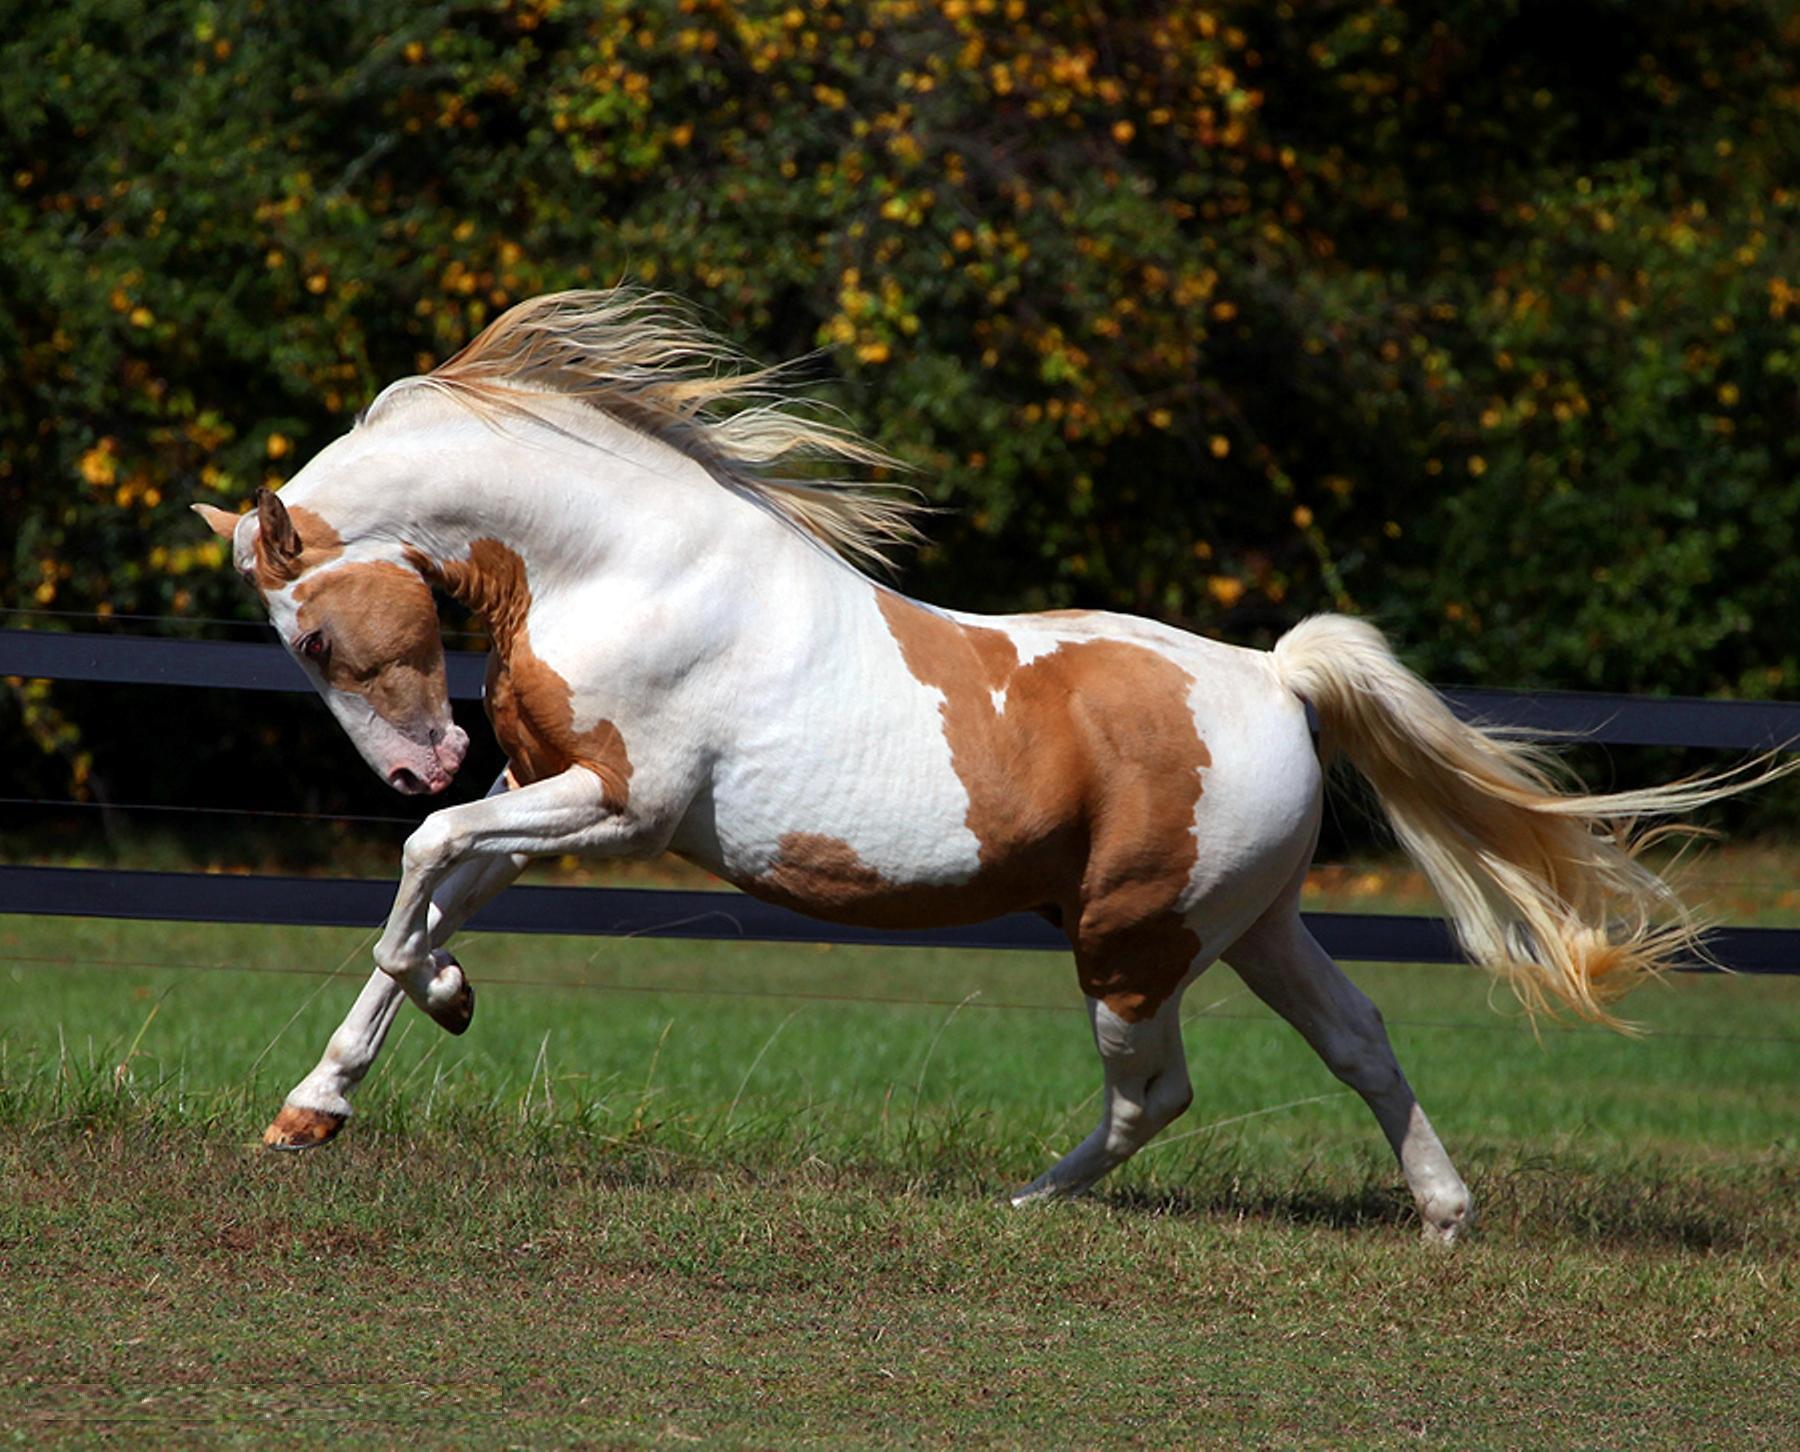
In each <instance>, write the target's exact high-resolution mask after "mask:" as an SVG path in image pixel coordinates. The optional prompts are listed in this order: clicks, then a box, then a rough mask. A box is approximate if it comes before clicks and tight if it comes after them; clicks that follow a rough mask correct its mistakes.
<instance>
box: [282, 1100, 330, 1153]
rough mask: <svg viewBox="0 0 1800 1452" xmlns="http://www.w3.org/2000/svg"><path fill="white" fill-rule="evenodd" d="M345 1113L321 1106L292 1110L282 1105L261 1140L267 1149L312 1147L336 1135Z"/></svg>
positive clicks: (291, 1106)
mask: <svg viewBox="0 0 1800 1452" xmlns="http://www.w3.org/2000/svg"><path fill="white" fill-rule="evenodd" d="M345 1118H346V1116H344V1115H342V1114H328V1113H326V1112H325V1111H324V1110H323V1109H296V1108H295V1107H294V1106H293V1105H292V1104H286V1105H283V1106H282V1109H281V1113H279V1114H277V1115H276V1116H275V1122H274V1123H273V1124H271V1125H270V1126H269V1127H268V1128H267V1129H265V1130H264V1131H263V1143H264V1144H265V1145H267V1146H268V1147H269V1148H270V1149H278V1150H303V1149H314V1148H316V1147H317V1146H319V1145H322V1144H324V1143H325V1141H326V1140H328V1139H333V1138H335V1137H336V1135H337V1132H338V1131H339V1130H340V1129H342V1128H343V1127H344V1120H345Z"/></svg>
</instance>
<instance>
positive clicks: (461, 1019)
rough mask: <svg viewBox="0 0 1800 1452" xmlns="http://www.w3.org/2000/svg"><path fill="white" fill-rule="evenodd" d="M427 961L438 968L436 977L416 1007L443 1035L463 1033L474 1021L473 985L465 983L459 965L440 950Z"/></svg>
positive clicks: (465, 980) (467, 981)
mask: <svg viewBox="0 0 1800 1452" xmlns="http://www.w3.org/2000/svg"><path fill="white" fill-rule="evenodd" d="M431 957H432V961H433V962H434V963H436V964H437V965H438V972H437V977H436V978H434V979H432V982H431V988H430V991H429V992H428V993H427V994H426V996H425V1002H424V1003H423V1004H421V1005H420V1007H422V1008H423V1009H424V1010H425V1012H426V1013H427V1014H429V1015H430V1017H431V1021H432V1022H433V1023H435V1024H437V1025H438V1027H439V1028H442V1029H444V1030H445V1031H446V1032H448V1033H453V1034H461V1033H467V1032H468V1028H469V1025H470V1024H471V1023H473V1022H474V1021H475V985H474V984H473V983H471V982H469V980H468V977H467V975H466V974H464V972H463V971H462V965H461V964H460V963H458V962H457V961H456V959H454V958H452V957H451V956H450V955H449V954H448V953H446V952H444V950H443V949H441V948H440V949H438V950H437V951H436V952H434V953H433V954H432V955H431Z"/></svg>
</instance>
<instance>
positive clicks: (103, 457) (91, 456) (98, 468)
mask: <svg viewBox="0 0 1800 1452" xmlns="http://www.w3.org/2000/svg"><path fill="white" fill-rule="evenodd" d="M76 467H77V468H78V469H80V470H81V477H82V478H83V479H85V480H87V482H88V483H90V484H110V483H112V481H113V479H114V478H115V477H116V476H117V474H118V463H117V461H116V460H115V459H114V458H113V453H112V440H111V439H102V440H100V442H99V443H97V444H95V445H94V447H93V448H91V449H89V450H88V451H87V452H86V453H85V454H83V455H82V456H81V462H80V463H79V464H78V465H76Z"/></svg>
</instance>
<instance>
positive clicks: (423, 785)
mask: <svg viewBox="0 0 1800 1452" xmlns="http://www.w3.org/2000/svg"><path fill="white" fill-rule="evenodd" d="M454 780H455V777H454V775H453V774H452V773H450V772H447V771H444V770H443V769H442V768H440V769H439V770H437V771H435V772H433V773H432V774H431V775H430V776H429V777H421V776H420V775H419V774H418V773H417V772H414V771H409V770H408V769H407V768H406V767H404V766H396V767H395V768H394V769H393V770H392V771H390V772H389V773H388V774H387V783H388V785H389V786H391V787H392V788H393V789H394V790H395V791H397V792H400V793H402V794H403V795H405V796H409V797H421V796H436V795H437V794H438V793H439V792H441V791H442V790H443V789H444V788H445V787H447V786H449V785H450V783H451V782H452V781H454Z"/></svg>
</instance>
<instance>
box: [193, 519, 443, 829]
mask: <svg viewBox="0 0 1800 1452" xmlns="http://www.w3.org/2000/svg"><path fill="white" fill-rule="evenodd" d="M194 509H195V512H196V513H198V514H199V515H200V516H201V517H202V518H203V519H205V521H206V522H207V524H208V525H210V526H211V527H212V530H213V532H214V533H215V534H217V535H219V536H221V537H222V538H224V539H227V540H229V541H230V542H231V546H232V563H233V564H234V565H235V566H236V567H237V570H238V573H239V574H241V575H243V577H244V578H245V579H246V580H248V581H249V582H250V584H251V586H252V587H253V588H254V589H255V590H256V592H257V594H258V595H259V596H261V597H262V601H263V604H264V605H265V606H266V607H267V609H268V612H269V621H270V623H271V624H272V625H274V627H275V629H276V632H277V633H278V634H279V635H280V636H281V639H282V643H283V644H284V645H286V646H287V648H288V651H289V652H290V653H291V654H292V655H293V657H294V659H295V660H297V661H299V663H300V667H301V669H302V670H304V671H305V672H306V674H307V678H308V679H309V680H311V681H312V683H313V685H314V687H315V688H316V689H317V690H318V692H319V694H320V695H321V696H323V697H324V698H325V704H326V705H328V706H330V707H331V714H332V715H334V716H336V717H337V719H338V724H339V725H341V726H342V727H343V728H344V730H345V731H346V732H347V733H348V734H349V737H350V739H351V740H352V741H353V742H355V743H356V749H357V750H358V751H360V752H362V754H363V760H365V761H367V762H368V763H369V765H370V766H372V767H373V768H374V769H375V773H376V775H378V776H379V777H381V779H382V780H383V781H385V782H386V783H387V784H388V785H389V786H391V787H393V788H394V789H395V790H396V791H401V792H406V793H409V794H414V793H422V792H440V791H442V790H443V789H444V788H445V787H447V786H449V785H450V780H451V778H452V777H454V776H455V775H456V769H457V768H458V767H459V766H461V765H462V761H463V756H464V755H465V754H466V753H467V751H468V749H469V737H468V733H466V732H465V731H464V730H463V729H462V728H461V727H460V726H458V725H456V723H455V722H454V721H452V720H451V718H450V694H449V691H448V689H447V687H446V685H445V681H444V646H443V641H442V639H441V638H440V636H439V634H438V617H437V606H436V604H435V602H434V601H433V600H432V597H431V587H430V586H429V585H427V584H426V583H425V581H424V579H423V577H421V576H420V574H419V572H418V570H417V569H415V568H413V566H412V565H410V564H409V563H408V562H407V561H406V559H405V556H404V554H403V553H402V550H401V547H400V545H399V544H398V543H397V542H392V541H390V542H387V543H385V544H384V543H382V542H379V541H370V540H358V541H356V542H354V543H353V544H346V542H345V541H344V540H343V539H342V537H341V536H340V535H339V533H338V531H337V530H336V529H334V528H333V527H332V526H331V524H330V523H328V522H327V521H326V520H325V518H324V517H323V516H321V515H319V514H316V513H314V512H313V511H311V510H308V509H305V508H303V507H301V506H299V505H296V506H294V507H293V508H292V509H289V508H288V507H287V506H286V505H284V504H283V503H282V502H281V500H280V499H279V498H278V497H276V495H275V494H274V493H273V492H272V491H271V490H268V489H264V490H260V491H259V492H258V494H257V496H256V508H255V509H254V510H252V511H251V512H249V513H248V514H243V515H236V514H230V513H228V512H226V511H225V510H223V509H215V508H214V507H212V506H211V505H208V504H196V505H195V506H194Z"/></svg>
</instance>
